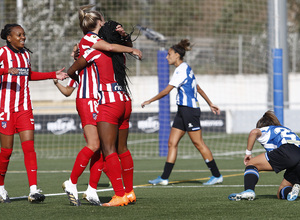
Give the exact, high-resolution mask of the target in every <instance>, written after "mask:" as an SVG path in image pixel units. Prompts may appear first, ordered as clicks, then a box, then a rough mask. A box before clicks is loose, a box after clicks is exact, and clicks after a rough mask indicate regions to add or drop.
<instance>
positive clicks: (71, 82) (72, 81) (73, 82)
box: [67, 78, 78, 88]
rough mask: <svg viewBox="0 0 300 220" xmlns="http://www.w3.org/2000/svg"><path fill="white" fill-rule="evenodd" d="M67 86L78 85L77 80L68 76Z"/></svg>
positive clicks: (75, 86)
mask: <svg viewBox="0 0 300 220" xmlns="http://www.w3.org/2000/svg"><path fill="white" fill-rule="evenodd" d="M67 86H70V87H73V88H77V87H78V82H77V81H76V80H75V79H72V78H70V79H69V82H68V84H67Z"/></svg>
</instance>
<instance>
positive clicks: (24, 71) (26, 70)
mask: <svg viewBox="0 0 300 220" xmlns="http://www.w3.org/2000/svg"><path fill="white" fill-rule="evenodd" d="M17 69H18V70H19V73H18V74H11V75H15V76H28V75H29V68H21V67H19V68H17Z"/></svg>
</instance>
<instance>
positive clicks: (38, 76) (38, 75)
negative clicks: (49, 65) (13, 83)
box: [30, 68, 69, 81]
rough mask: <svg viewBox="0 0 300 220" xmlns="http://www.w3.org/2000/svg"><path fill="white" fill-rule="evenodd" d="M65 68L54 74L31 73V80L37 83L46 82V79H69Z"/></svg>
mask: <svg viewBox="0 0 300 220" xmlns="http://www.w3.org/2000/svg"><path fill="white" fill-rule="evenodd" d="M64 69H65V68H62V69H60V70H58V71H55V72H54V71H53V72H34V71H31V73H30V80H31V81H37V80H44V79H59V80H64V79H66V78H68V77H69V76H68V74H67V73H65V72H63V70H64Z"/></svg>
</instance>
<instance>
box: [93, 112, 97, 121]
mask: <svg viewBox="0 0 300 220" xmlns="http://www.w3.org/2000/svg"><path fill="white" fill-rule="evenodd" d="M93 119H94V120H95V121H96V120H97V113H93Z"/></svg>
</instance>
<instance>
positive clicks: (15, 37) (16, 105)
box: [0, 24, 68, 202]
mask: <svg viewBox="0 0 300 220" xmlns="http://www.w3.org/2000/svg"><path fill="white" fill-rule="evenodd" d="M1 38H2V39H4V40H6V46H4V47H1V48H0V63H1V64H2V66H1V68H3V69H2V71H1V72H2V73H3V74H4V75H1V83H0V115H1V117H0V122H1V127H0V142H1V152H0V202H10V200H9V197H8V194H7V191H6V190H5V188H4V177H5V174H6V172H7V167H8V163H9V160H10V156H11V154H12V151H13V142H14V134H15V133H19V136H20V140H21V145H22V149H23V152H24V161H25V167H26V171H27V176H28V180H29V186H30V193H29V196H28V201H30V202H42V201H44V199H45V196H44V195H43V194H41V190H39V189H37V160H36V153H35V150H34V119H33V114H32V104H31V99H30V92H29V86H28V81H30V80H43V79H56V78H57V79H61V80H63V79H65V78H66V77H68V75H67V74H66V73H64V72H62V71H63V69H61V70H59V71H56V72H47V73H41V72H34V71H32V70H31V64H30V54H29V52H30V51H29V50H28V49H27V48H26V47H25V40H26V36H25V31H24V29H23V28H22V27H21V26H20V25H18V24H7V25H5V27H4V29H2V31H1ZM12 69H13V70H17V71H15V72H12Z"/></svg>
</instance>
